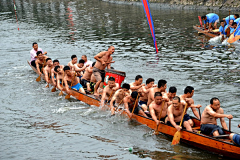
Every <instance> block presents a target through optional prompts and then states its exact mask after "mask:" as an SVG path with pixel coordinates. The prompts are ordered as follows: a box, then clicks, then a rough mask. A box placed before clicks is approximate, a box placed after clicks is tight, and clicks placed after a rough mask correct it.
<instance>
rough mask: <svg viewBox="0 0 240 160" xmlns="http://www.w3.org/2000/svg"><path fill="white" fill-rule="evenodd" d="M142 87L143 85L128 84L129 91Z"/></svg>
mask: <svg viewBox="0 0 240 160" xmlns="http://www.w3.org/2000/svg"><path fill="white" fill-rule="evenodd" d="M142 86H145V84H144V83H143V84H141V85H139V86H134V85H133V83H131V84H130V89H131V90H138V89H139V88H141V87H142Z"/></svg>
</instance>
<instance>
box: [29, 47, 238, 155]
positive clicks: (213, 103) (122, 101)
mask: <svg viewBox="0 0 240 160" xmlns="http://www.w3.org/2000/svg"><path fill="white" fill-rule="evenodd" d="M114 50H115V48H114V47H113V46H110V47H109V48H108V50H107V51H103V52H100V53H98V54H97V55H96V56H95V57H94V58H95V59H96V62H94V63H93V62H91V61H88V60H87V56H86V55H83V56H82V57H81V58H82V59H80V60H79V62H77V56H76V55H72V57H71V59H72V60H71V61H70V62H69V63H68V65H66V66H63V65H60V63H59V61H58V60H54V61H52V59H51V58H49V57H47V52H43V51H42V49H41V48H38V44H37V43H33V49H32V50H31V51H30V54H31V62H28V64H29V66H30V67H31V68H32V70H33V71H34V72H36V73H37V74H38V77H37V78H36V81H37V82H39V81H41V80H44V81H46V82H47V86H46V87H48V88H50V87H52V89H51V91H52V92H53V93H54V94H55V92H57V91H59V92H60V93H59V95H60V96H63V94H65V95H66V96H65V99H69V98H70V97H74V98H76V99H77V100H79V101H82V102H84V103H86V104H89V105H93V106H96V107H103V106H107V107H109V109H110V111H111V116H114V115H115V114H117V113H121V114H123V115H126V116H127V117H128V118H129V119H134V120H136V121H138V122H139V123H141V124H144V125H146V126H148V127H149V128H151V129H153V130H154V131H155V132H154V133H155V134H158V133H159V132H160V133H162V134H164V135H166V136H168V137H170V138H172V145H176V144H178V143H179V142H183V143H186V144H188V145H190V146H194V147H197V148H200V149H203V150H206V151H209V152H212V153H215V154H219V155H222V156H224V157H230V158H236V157H239V156H240V135H239V134H236V133H233V132H231V129H230V127H231V124H230V123H229V127H227V124H226V122H225V120H224V118H228V119H229V122H231V121H230V120H231V119H232V118H233V117H232V115H229V114H224V113H223V109H222V108H221V107H220V101H219V99H218V98H217V97H213V98H212V99H211V100H210V105H208V106H207V107H206V108H205V109H204V111H203V113H202V114H201V113H200V109H199V108H200V107H202V106H201V105H200V104H198V105H196V104H194V100H193V99H192V96H193V94H194V88H193V87H192V86H187V87H186V88H185V90H184V94H183V95H180V96H176V92H177V89H176V87H174V86H171V87H169V92H167V91H166V88H167V81H166V80H162V79H161V80H159V81H158V84H154V79H153V78H148V79H147V80H146V84H144V83H143V79H142V76H141V75H137V76H136V77H135V82H133V83H130V84H127V83H124V79H125V77H126V73H125V72H122V71H118V70H115V69H113V68H112V67H111V63H114V61H113V60H112V56H111V55H112V54H113V53H114ZM187 108H191V109H192V112H193V113H194V115H195V116H196V117H193V116H189V115H188V114H187ZM197 109H198V111H197ZM116 111H120V112H117V113H116ZM217 118H220V121H221V124H222V127H219V126H218V125H217V122H216V119H217Z"/></svg>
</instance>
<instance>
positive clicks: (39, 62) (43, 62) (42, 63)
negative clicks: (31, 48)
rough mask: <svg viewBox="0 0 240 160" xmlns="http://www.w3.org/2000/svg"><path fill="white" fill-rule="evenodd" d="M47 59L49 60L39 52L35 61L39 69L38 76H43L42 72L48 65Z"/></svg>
mask: <svg viewBox="0 0 240 160" xmlns="http://www.w3.org/2000/svg"><path fill="white" fill-rule="evenodd" d="M47 58H48V57H47V56H45V55H43V54H42V51H37V59H36V61H35V64H36V68H37V74H38V75H39V76H42V71H43V68H44V67H45V65H46V59H47Z"/></svg>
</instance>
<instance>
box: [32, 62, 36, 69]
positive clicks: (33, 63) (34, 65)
mask: <svg viewBox="0 0 240 160" xmlns="http://www.w3.org/2000/svg"><path fill="white" fill-rule="evenodd" d="M31 66H33V67H35V68H36V63H35V60H33V61H32V62H31Z"/></svg>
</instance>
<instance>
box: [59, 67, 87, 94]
mask: <svg viewBox="0 0 240 160" xmlns="http://www.w3.org/2000/svg"><path fill="white" fill-rule="evenodd" d="M63 70H64V78H63V81H64V84H65V88H66V91H67V93H68V94H70V90H69V88H70V87H71V85H72V87H71V88H73V89H76V90H77V91H80V92H81V93H84V94H86V93H85V91H84V89H83V87H82V85H81V84H80V83H79V78H78V77H77V76H75V75H76V73H75V71H71V70H70V67H69V66H65V67H64V68H63Z"/></svg>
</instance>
